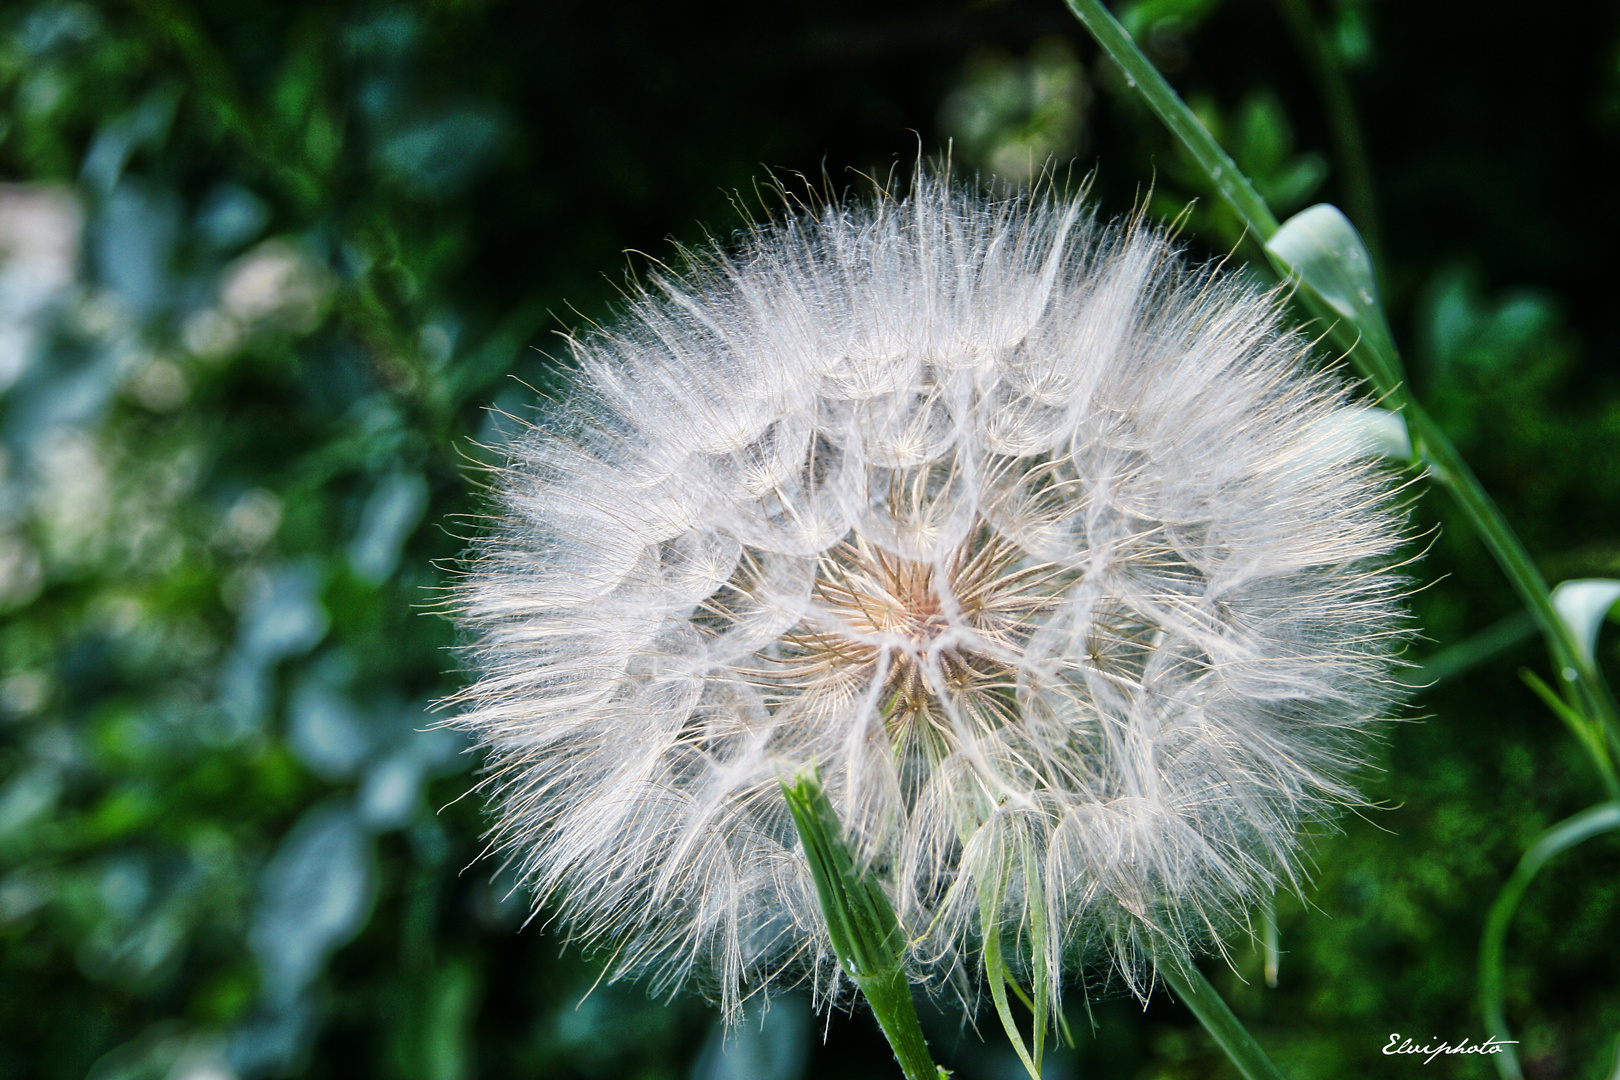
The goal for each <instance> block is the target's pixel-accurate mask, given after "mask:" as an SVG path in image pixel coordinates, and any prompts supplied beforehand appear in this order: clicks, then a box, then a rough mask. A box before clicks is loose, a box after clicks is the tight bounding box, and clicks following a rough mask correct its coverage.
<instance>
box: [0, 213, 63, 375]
mask: <svg viewBox="0 0 1620 1080" xmlns="http://www.w3.org/2000/svg"><path fill="white" fill-rule="evenodd" d="M83 231H84V210H83V208H82V207H81V206H80V205H79V200H78V199H77V198H76V197H75V196H74V194H73V192H72V191H71V190H69V189H68V188H65V187H59V186H54V185H33V184H0V391H4V390H5V389H7V388H8V387H10V386H11V384H12V383H14V382H16V381H17V378H18V376H20V375H21V374H22V373H23V372H24V371H25V370H26V369H27V368H28V366H29V365H30V364H32V363H33V360H34V355H35V353H36V352H38V350H39V348H40V345H41V339H42V336H43V335H44V333H45V331H46V329H47V323H46V317H47V315H48V314H49V311H50V308H51V305H52V304H53V303H54V302H56V301H57V300H58V299H59V298H60V297H61V295H62V293H63V292H64V291H65V290H66V289H67V287H68V286H69V285H71V284H73V279H74V275H75V273H76V272H77V270H78V261H79V239H80V236H81V234H82V233H83Z"/></svg>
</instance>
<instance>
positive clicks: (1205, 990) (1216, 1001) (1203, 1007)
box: [1159, 961, 1283, 1080]
mask: <svg viewBox="0 0 1620 1080" xmlns="http://www.w3.org/2000/svg"><path fill="white" fill-rule="evenodd" d="M1159 975H1160V976H1161V977H1162V978H1163V979H1164V981H1165V982H1167V983H1169V984H1170V989H1171V990H1173V991H1174V992H1175V995H1176V997H1177V998H1179V999H1180V1001H1181V1003H1182V1004H1183V1005H1185V1006H1187V1008H1189V1009H1191V1010H1192V1014H1193V1015H1194V1016H1196V1017H1198V1022H1199V1023H1201V1024H1203V1025H1204V1030H1205V1031H1207V1032H1209V1033H1210V1036H1211V1037H1213V1038H1214V1040H1215V1042H1216V1043H1217V1044H1218V1045H1219V1046H1220V1048H1221V1049H1222V1050H1223V1051H1225V1052H1226V1056H1227V1057H1228V1058H1230V1059H1231V1061H1232V1064H1234V1065H1236V1066H1237V1068H1238V1071H1239V1072H1241V1073H1242V1074H1243V1075H1244V1076H1245V1077H1247V1078H1248V1080H1283V1075H1282V1073H1280V1072H1278V1071H1277V1066H1275V1065H1273V1064H1272V1063H1271V1059H1270V1058H1268V1057H1266V1052H1265V1051H1264V1050H1262V1049H1260V1044H1259V1043H1257V1042H1255V1041H1254V1036H1253V1035H1250V1034H1249V1032H1248V1029H1247V1028H1245V1027H1244V1026H1243V1023H1242V1021H1240V1020H1239V1019H1238V1018H1237V1017H1236V1016H1235V1015H1233V1013H1232V1010H1231V1009H1230V1008H1228V1007H1227V1004H1226V1002H1225V1001H1224V1000H1223V999H1222V998H1221V995H1220V994H1219V993H1218V992H1217V991H1216V990H1215V987H1213V986H1211V985H1210V982H1209V980H1208V979H1206V978H1204V974H1203V972H1201V971H1199V970H1198V968H1196V967H1195V966H1193V964H1192V962H1191V961H1188V962H1187V967H1186V969H1185V970H1183V969H1181V968H1179V967H1177V966H1176V964H1175V962H1174V961H1171V962H1170V963H1167V964H1165V965H1164V966H1162V967H1161V968H1159Z"/></svg>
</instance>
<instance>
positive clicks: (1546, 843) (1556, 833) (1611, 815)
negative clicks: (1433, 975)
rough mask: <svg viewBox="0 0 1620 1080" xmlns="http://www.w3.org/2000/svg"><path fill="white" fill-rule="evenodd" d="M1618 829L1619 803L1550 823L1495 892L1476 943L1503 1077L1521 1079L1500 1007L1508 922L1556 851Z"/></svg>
mask: <svg viewBox="0 0 1620 1080" xmlns="http://www.w3.org/2000/svg"><path fill="white" fill-rule="evenodd" d="M1613 829H1620V802H1608V803H1600V804H1598V805H1597V806H1594V807H1591V808H1590V809H1587V810H1583V811H1581V812H1580V813H1579V814H1576V815H1575V816H1574V817H1570V818H1566V819H1565V820H1563V821H1561V822H1559V823H1558V824H1557V825H1554V826H1553V827H1552V828H1550V829H1548V830H1547V831H1546V832H1544V833H1542V834H1541V835H1540V836H1539V837H1537V838H1536V842H1535V843H1533V844H1531V845H1530V848H1529V850H1527V851H1526V852H1525V853H1524V857H1523V858H1521V859H1520V860H1519V865H1518V867H1517V868H1516V869H1515V870H1514V871H1513V876H1512V877H1510V878H1508V881H1507V884H1506V885H1504V886H1502V891H1501V892H1500V893H1498V894H1497V897H1496V902H1495V903H1493V904H1492V905H1491V913H1490V916H1489V917H1488V918H1487V919H1486V920H1485V933H1484V935H1483V936H1482V937H1481V938H1480V942H1479V1011H1480V1015H1481V1017H1482V1018H1483V1019H1484V1021H1485V1030H1486V1031H1487V1032H1489V1033H1490V1036H1491V1038H1493V1039H1495V1040H1497V1041H1498V1042H1505V1043H1507V1044H1508V1045H1506V1046H1504V1047H1503V1049H1502V1053H1500V1054H1496V1055H1493V1056H1494V1059H1495V1061H1496V1071H1497V1072H1499V1073H1501V1074H1502V1078H1503V1080H1521V1077H1522V1076H1523V1074H1522V1073H1521V1072H1520V1071H1519V1056H1518V1055H1517V1054H1516V1053H1514V1051H1513V1046H1512V1041H1513V1036H1512V1033H1511V1032H1509V1031H1508V1026H1507V1019H1506V1017H1505V1015H1504V1013H1503V1010H1502V954H1503V950H1504V947H1505V943H1506V941H1507V932H1508V925H1509V924H1510V923H1511V922H1512V921H1513V913H1514V912H1515V911H1517V910H1518V907H1519V901H1520V900H1521V899H1522V898H1523V897H1524V892H1525V890H1526V889H1528V888H1529V887H1530V882H1531V880H1532V879H1533V878H1534V877H1535V876H1536V874H1537V873H1538V872H1539V871H1540V870H1541V868H1542V867H1543V866H1545V865H1546V863H1547V860H1548V859H1551V858H1552V857H1553V856H1554V855H1557V854H1558V853H1559V852H1562V851H1567V850H1568V849H1569V848H1572V847H1574V846H1575V845H1576V844H1579V843H1580V842H1581V841H1583V840H1588V839H1590V838H1591V837H1594V836H1597V835H1598V834H1600V833H1605V832H1609V831H1610V830H1613Z"/></svg>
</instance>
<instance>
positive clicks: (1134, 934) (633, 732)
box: [453, 179, 1406, 1015]
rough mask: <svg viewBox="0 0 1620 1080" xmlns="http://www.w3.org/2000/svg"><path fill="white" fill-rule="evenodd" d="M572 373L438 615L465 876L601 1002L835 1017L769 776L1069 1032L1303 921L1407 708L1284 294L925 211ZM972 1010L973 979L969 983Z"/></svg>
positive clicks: (759, 251)
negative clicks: (467, 780)
mask: <svg viewBox="0 0 1620 1080" xmlns="http://www.w3.org/2000/svg"><path fill="white" fill-rule="evenodd" d="M682 254H683V256H684V259H685V261H684V263H683V264H682V266H681V267H680V269H678V270H675V271H667V272H666V273H665V275H664V276H658V277H655V278H654V279H653V280H652V282H651V284H650V285H649V286H647V287H645V288H638V289H637V290H636V291H635V292H634V293H633V294H632V295H631V297H630V299H629V302H628V304H627V306H626V309H625V310H624V311H623V312H622V314H621V316H620V317H619V318H618V319H617V321H615V322H614V323H612V324H611V325H609V326H606V327H605V328H598V329H595V330H593V331H591V332H589V333H586V334H583V335H581V336H579V337H577V338H572V339H570V341H569V346H570V351H571V355H572V359H573V360H574V362H575V363H576V364H577V367H578V371H577V376H576V378H575V389H574V390H573V391H572V392H571V393H570V395H569V396H568V397H566V398H565V399H564V400H563V401H562V402H560V403H557V404H556V405H555V406H554V407H551V408H549V409H548V410H547V411H546V412H545V413H544V415H543V418H542V420H541V421H540V422H539V423H538V424H537V425H536V426H534V427H533V428H532V429H530V430H528V431H527V432H526V433H524V434H523V435H521V436H519V437H518V438H517V439H516V440H515V441H514V442H513V443H512V444H511V445H509V446H508V447H507V448H506V450H505V452H506V455H507V460H506V462H505V464H504V465H503V466H502V467H499V468H497V469H496V470H495V471H494V483H493V488H494V500H495V504H496V506H495V509H494V510H493V512H492V519H491V524H490V526H489V527H488V528H487V529H486V530H485V531H484V532H483V534H482V535H481V536H479V537H478V538H477V539H476V540H475V541H474V547H473V551H472V555H471V557H470V561H469V563H468V565H467V567H466V575H465V577H464V579H463V583H462V584H461V585H460V586H459V587H458V589H457V592H456V597H455V601H454V605H455V609H456V611H457V615H458V618H459V620H460V622H461V624H462V626H463V628H464V631H465V633H466V640H467V646H466V648H467V655H468V659H469V662H470V664H471V666H472V667H473V668H474V669H475V670H476V673H477V679H476V681H475V682H474V683H473V684H472V685H471V686H470V687H469V688H468V689H467V690H466V691H465V692H464V693H463V694H462V695H461V697H460V703H461V705H462V711H461V713H460V715H459V716H458V717H457V718H456V719H455V720H454V721H453V722H454V723H456V724H458V725H459V726H461V727H464V728H465V729H467V730H468V731H470V732H471V733H472V734H473V735H475V736H476V738H477V739H478V740H479V742H480V743H481V744H482V745H483V747H484V748H485V750H486V752H487V762H488V772H487V774H486V777H485V780H484V787H485V790H486V792H487V793H488V794H489V796H490V797H491V798H492V800H493V802H494V804H495V806H496V825H495V828H494V836H493V844H494V846H495V847H497V848H498V849H500V850H502V851H504V852H505V853H506V854H507V855H508V857H509V858H511V859H512V860H513V861H514V863H515V865H516V867H517V868H518V869H519V871H520V873H521V877H522V879H523V881H524V882H525V883H526V884H528V885H529V886H531V887H532V888H533V890H534V891H535V893H536V895H537V897H538V900H537V902H538V903H540V904H542V905H549V906H550V910H552V911H554V914H555V916H556V917H557V918H558V919H559V920H560V922H561V925H563V926H564V927H565V928H566V929H567V930H568V932H570V933H571V934H572V935H574V936H575V937H577V938H578V939H581V940H583V941H585V942H587V943H590V944H592V945H595V946H599V947H600V948H601V949H602V950H603V951H604V953H605V955H606V956H607V957H608V961H607V962H608V964H609V974H610V976H611V977H614V978H617V977H621V976H625V975H640V976H645V977H648V978H649V979H650V980H651V982H652V983H653V984H654V985H655V986H657V987H659V988H660V989H670V990H673V989H675V988H677V987H680V986H682V985H696V986H697V987H699V988H700V989H702V990H704V991H705V992H706V993H708V994H709V995H710V996H711V997H712V998H714V999H715V1000H717V1001H719V1002H720V1003H721V1004H722V1005H723V1006H724V1007H725V1008H726V1009H727V1011H728V1013H729V1014H731V1015H735V1014H736V1012H737V1010H738V1007H739V1003H740V1002H741V1001H742V1000H743V999H744V998H745V997H747V996H748V995H749V994H750V993H753V992H755V991H758V990H761V989H764V990H767V991H768V990H770V989H772V988H780V987H781V986H783V985H785V984H786V983H789V982H795V981H798V980H800V979H802V978H805V977H809V978H811V979H813V980H814V983H815V985H816V986H817V988H818V989H819V991H821V992H822V994H824V995H833V994H836V992H837V986H838V976H837V973H836V967H835V965H834V963H833V960H832V957H831V951H830V947H829V943H828V939H827V935H826V930H825V927H824V924H823V919H822V915H821V913H820V909H819V907H818V904H817V899H816V893H815V888H814V885H813V882H812V880H811V877H810V874H809V870H808V868H807V866H806V864H805V860H804V857H803V854H802V851H801V849H800V846H799V842H798V838H797V834H796V833H795V831H794V826H793V823H792V820H791V818H790V816H789V814H788V811H787V808H786V806H785V804H784V802H783V799H782V796H781V793H780V791H779V789H778V777H779V776H781V775H784V774H786V773H790V772H792V771H793V770H796V769H799V768H802V767H805V766H809V765H814V766H817V767H819V769H820V771H821V775H822V777H823V781H824V783H825V785H826V788H827V790H828V793H829V795H830V796H831V798H832V801H833V804H834V805H835V807H836V808H837V810H838V813H839V815H840V817H841V818H842V819H843V821H844V823H845V826H846V829H847V832H848V838H849V840H850V842H851V844H852V846H853V848H854V849H855V851H856V852H857V855H858V857H859V858H860V859H861V860H862V861H863V863H864V864H865V865H867V866H869V867H870V868H871V869H872V872H874V873H876V874H877V875H879V877H880V879H881V880H882V882H883V884H884V887H885V889H886V891H887V892H888V895H889V897H890V899H891V901H892V902H893V904H894V907H895V909H896V912H897V913H898V915H899V918H900V922H901V925H902V927H903V928H904V929H905V931H906V934H907V940H908V943H907V952H906V957H907V964H908V967H909V969H910V970H911V971H912V973H913V976H914V978H915V979H916V980H917V981H919V982H927V983H929V984H931V985H934V986H936V987H937V986H941V985H944V984H947V983H949V982H950V981H951V980H953V979H956V980H958V981H959V985H961V986H971V985H972V976H973V975H974V974H975V973H976V972H977V971H978V970H979V969H980V965H981V963H982V957H983V952H984V942H985V935H987V934H994V935H997V939H996V940H997V941H998V942H1000V944H1001V950H1002V951H1003V952H1004V953H1005V954H1006V955H1007V957H1008V958H1009V962H1010V963H1011V964H1012V965H1013V970H1014V971H1015V972H1016V973H1017V974H1018V976H1019V977H1020V978H1021V979H1023V980H1026V982H1027V980H1030V979H1040V980H1042V981H1043V984H1045V992H1044V993H1043V994H1042V995H1041V997H1042V998H1044V999H1045V1000H1048V1001H1050V1002H1052V1003H1053V1006H1054V1007H1056V1002H1057V1000H1058V994H1057V991H1058V989H1059V982H1060V980H1061V979H1062V978H1063V977H1064V975H1065V973H1068V974H1073V973H1074V972H1075V971H1077V970H1080V969H1086V970H1089V971H1091V972H1092V973H1094V974H1095V973H1097V972H1099V971H1100V972H1104V973H1106V972H1107V971H1110V970H1112V971H1115V972H1118V973H1119V974H1120V975H1122V976H1123V977H1124V979H1125V980H1126V982H1127V983H1128V984H1129V985H1130V986H1131V987H1132V988H1133V989H1135V990H1136V992H1138V993H1144V992H1145V991H1146V988H1147V987H1149V986H1150V985H1151V981H1152V977H1153V975H1152V973H1153V971H1154V970H1155V965H1163V964H1166V963H1177V964H1180V963H1186V962H1188V958H1189V957H1190V956H1191V955H1193V953H1194V952H1196V951H1197V950H1199V949H1201V948H1204V947H1207V946H1208V945H1210V944H1212V943H1215V944H1218V943H1219V942H1220V941H1221V939H1222V937H1223V935H1227V934H1230V933H1231V932H1232V931H1233V930H1234V929H1237V928H1241V927H1242V926H1243V925H1244V924H1245V922H1246V919H1247V913H1248V912H1249V911H1251V910H1252V909H1253V906H1254V905H1255V904H1256V903H1258V902H1261V901H1262V900H1264V899H1266V898H1269V897H1270V895H1271V894H1272V892H1273V890H1274V889H1275V888H1278V887H1279V886H1281V887H1292V886H1295V885H1297V883H1298V881H1297V879H1298V875H1299V869H1298V868H1299V865H1300V860H1301V853H1300V844H1301V837H1302V834H1303V830H1305V829H1307V828H1308V826H1310V825H1311V824H1312V823H1314V822H1317V821H1320V820H1322V819H1323V818H1325V817H1326V816H1329V815H1330V814H1331V813H1332V812H1333V811H1334V810H1335V809H1336V808H1337V807H1339V806H1341V805H1344V804H1350V803H1354V802H1355V801H1356V800H1357V796H1356V794H1355V792H1354V790H1353V789H1352V788H1351V787H1349V786H1348V783H1347V779H1346V778H1347V775H1348V774H1349V772H1350V771H1351V770H1352V769H1353V768H1354V766H1355V765H1356V764H1357V762H1358V757H1359V752H1360V751H1359V748H1360V747H1361V746H1362V745H1363V743H1364V740H1365V732H1366V729H1367V728H1368V727H1369V725H1371V724H1373V723H1374V722H1375V721H1376V720H1377V719H1379V718H1380V717H1383V716H1385V715H1386V714H1387V713H1388V712H1389V711H1390V710H1391V709H1392V708H1393V706H1394V704H1395V701H1396V698H1397V696H1398V695H1397V691H1398V689H1399V687H1398V684H1397V683H1395V682H1394V681H1393V680H1392V679H1391V678H1390V668H1391V664H1392V663H1393V662H1394V657H1395V654H1396V653H1397V652H1398V651H1399V649H1400V647H1401V645H1402V643H1403V640H1404V637H1405V634H1406V630H1405V624H1404V621H1403V620H1404V615H1403V613H1402V607H1401V594H1402V591H1403V579H1402V578H1401V577H1400V576H1399V574H1398V573H1396V572H1395V570H1394V569H1393V568H1392V565H1391V564H1392V560H1393V557H1394V552H1395V550H1396V548H1397V547H1398V546H1399V545H1400V544H1401V542H1402V540H1403V524H1402V519H1401V516H1400V514H1399V512H1398V510H1397V508H1395V507H1394V506H1393V505H1392V501H1391V481H1390V478H1389V476H1388V475H1387V473H1386V472H1385V471H1384V470H1383V469H1381V468H1380V467H1379V466H1378V465H1377V463H1375V462H1371V461H1368V460H1365V459H1364V458H1363V457H1361V456H1360V455H1359V452H1358V449H1357V442H1356V439H1355V437H1354V434H1353V432H1349V431H1347V429H1346V425H1344V424H1341V423H1336V422H1335V421H1336V419H1337V411H1338V410H1340V409H1343V408H1345V407H1347V398H1346V394H1345V390H1344V388H1343V387H1342V386H1341V385H1340V384H1339V382H1338V381H1336V380H1335V379H1333V378H1332V377H1330V376H1327V375H1324V374H1322V373H1320V372H1319V371H1317V370H1314V369H1313V368H1312V367H1311V366H1310V364H1309V362H1308V354H1309V343H1308V342H1307V341H1306V340H1305V339H1303V338H1302V337H1301V336H1300V335H1299V334H1298V333H1296V332H1293V331H1291V330H1288V329H1287V328H1285V326H1284V325H1283V324H1282V322H1281V319H1280V314H1279V304H1280V303H1281V300H1280V298H1279V296H1278V295H1277V294H1276V293H1262V292H1259V291H1257V290H1256V289H1254V288H1253V287H1252V286H1250V285H1247V284H1245V283H1243V282H1241V281H1239V280H1238V279H1237V278H1235V277H1233V276H1231V275H1228V274H1224V273H1222V272H1220V271H1219V270H1217V269H1212V268H1199V267H1194V266H1191V265H1189V264H1188V263H1187V262H1186V261H1185V260H1184V259H1183V257H1181V256H1180V255H1179V254H1178V253H1177V252H1176V250H1175V249H1174V247H1173V245H1172V244H1171V242H1170V241H1169V240H1168V239H1167V237H1166V236H1165V235H1163V234H1162V233H1160V232H1158V231H1156V230H1154V229H1153V228H1151V227H1148V226H1146V225H1144V224H1143V223H1141V222H1140V221H1136V220H1132V221H1126V222H1123V223H1115V224H1111V225H1110V224H1098V223H1097V222H1095V221H1094V220H1092V217H1091V215H1090V213H1089V212H1088V210H1087V209H1086V208H1085V207H1084V206H1083V205H1082V202H1081V200H1080V199H1079V198H1071V197H1067V196H1064V195H1062V194H1059V193H1054V192H1046V193H1042V194H1036V195H1026V196H1021V197H1016V198H1010V199H1000V200H990V199H987V198H985V197H983V196H980V195H977V194H974V193H971V192H968V191H964V190H960V189H957V188H954V187H952V186H951V185H950V184H949V183H948V182H946V181H943V180H939V179H923V180H920V181H918V182H917V183H916V184H915V186H914V187H913V188H912V190H911V191H910V192H909V194H905V195H903V196H895V195H889V194H887V193H883V192H879V193H878V194H877V195H876V196H875V197H873V198H871V199H868V200H864V201H863V200H852V201H845V202H839V201H834V202H832V203H829V204H826V205H819V206H816V207H803V206H800V207H797V208H795V209H793V210H792V211H790V212H788V213H786V214H785V215H783V216H782V218H781V219H780V220H776V221H772V222H768V223H764V224H760V225H757V226H755V227H754V228H752V229H751V230H750V231H748V232H747V233H746V234H745V235H744V236H742V237H741V238H739V240H738V241H737V243H735V244H734V245H732V246H730V247H729V248H726V247H722V246H719V245H716V246H714V247H713V248H712V249H709V250H704V251H700V252H696V253H693V252H683V253H682ZM964 976H966V978H963V977H964Z"/></svg>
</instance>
